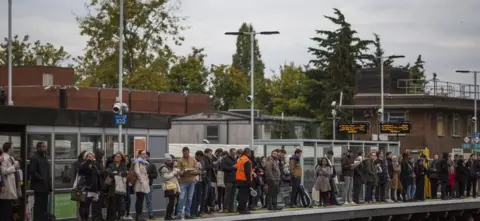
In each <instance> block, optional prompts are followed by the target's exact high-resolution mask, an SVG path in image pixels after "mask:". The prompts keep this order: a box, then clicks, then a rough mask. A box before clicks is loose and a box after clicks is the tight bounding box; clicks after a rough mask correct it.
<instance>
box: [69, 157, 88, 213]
mask: <svg viewBox="0 0 480 221" xmlns="http://www.w3.org/2000/svg"><path fill="white" fill-rule="evenodd" d="M86 152H87V151H86V150H84V151H82V152H80V154H79V155H78V156H77V161H75V162H74V163H73V166H72V174H71V178H72V180H74V183H73V188H76V186H77V182H78V171H79V170H80V166H81V165H82V163H83V161H84V158H83V157H84V156H85V153H86ZM81 220H82V218H81V217H80V203H78V202H77V221H81Z"/></svg>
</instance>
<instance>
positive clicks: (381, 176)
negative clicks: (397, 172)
mask: <svg viewBox="0 0 480 221" xmlns="http://www.w3.org/2000/svg"><path fill="white" fill-rule="evenodd" d="M375 166H376V169H377V176H378V183H377V185H376V186H375V200H376V201H377V202H387V200H386V199H385V190H386V185H387V183H388V182H389V180H390V175H389V174H388V168H387V164H386V160H385V158H384V155H383V152H379V156H378V158H377V159H376V160H375Z"/></svg>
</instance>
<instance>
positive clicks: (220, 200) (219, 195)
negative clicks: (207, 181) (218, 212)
mask: <svg viewBox="0 0 480 221" xmlns="http://www.w3.org/2000/svg"><path fill="white" fill-rule="evenodd" d="M224 196H225V187H217V204H218V209H224V208H225V206H224V205H223V204H224V201H223V197H224Z"/></svg>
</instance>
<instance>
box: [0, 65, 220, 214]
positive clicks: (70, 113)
mask: <svg viewBox="0 0 480 221" xmlns="http://www.w3.org/2000/svg"><path fill="white" fill-rule="evenodd" d="M12 79H13V81H12V83H13V84H12V98H13V99H12V100H13V106H7V105H6V104H7V97H8V94H7V93H8V88H7V81H8V77H7V68H6V67H0V92H1V93H0V104H3V105H0V141H1V142H2V143H3V142H7V141H8V142H12V143H13V146H14V157H15V158H16V160H18V161H19V162H20V163H21V165H22V170H23V172H24V176H23V177H25V178H27V179H25V180H28V173H27V171H26V168H28V164H29V160H28V159H29V158H30V156H32V154H34V153H35V151H36V148H35V145H36V143H37V142H40V141H42V142H45V144H46V145H47V150H48V155H49V161H50V162H51V165H52V166H51V172H52V183H53V188H54V192H53V194H52V195H51V200H50V202H51V203H50V207H49V208H50V213H51V214H54V215H55V216H56V217H57V219H61V220H62V219H65V220H73V219H74V218H75V217H76V202H73V201H71V200H70V191H71V188H72V186H73V182H74V180H72V177H73V174H72V171H73V170H72V164H73V163H74V162H75V161H76V160H77V156H78V154H79V153H80V152H82V151H84V150H88V151H94V150H95V149H102V150H104V151H105V153H106V156H112V155H113V154H114V153H115V152H117V151H122V152H124V153H127V154H128V155H130V156H133V155H134V154H135V152H137V151H138V150H148V151H150V153H151V157H152V161H153V162H154V163H156V164H157V165H160V163H161V162H162V161H163V157H164V154H165V153H166V152H167V148H168V133H169V129H170V128H171V117H172V116H182V115H186V114H189V113H195V112H200V111H211V99H210V97H209V96H208V95H201V94H183V93H168V92H157V91H138V90H130V89H128V88H126V89H124V92H123V96H124V98H123V102H124V103H126V104H128V105H129V109H130V111H129V113H128V114H127V123H126V124H125V125H124V130H123V138H122V145H119V142H118V128H117V126H116V125H115V124H114V113H113V111H112V107H113V104H114V103H115V101H116V97H117V96H118V89H112V88H104V87H103V86H99V87H98V88H93V87H77V86H75V75H74V71H73V69H71V68H58V67H44V66H31V67H14V69H13V78H12ZM22 188H23V191H24V193H25V194H24V196H25V195H26V196H27V197H25V198H24V199H23V200H24V204H23V205H26V208H25V210H26V213H24V214H25V215H26V216H27V217H26V220H31V215H32V214H33V211H32V210H33V196H31V191H29V188H30V187H29V184H28V182H25V183H24V185H23V186H22ZM153 189H154V192H153V198H155V199H160V198H161V199H163V191H162V190H161V189H160V179H157V180H155V181H154V187H153ZM132 197H134V195H132ZM164 203H165V202H164V201H163V200H156V201H155V202H154V204H153V206H154V210H155V211H157V212H160V211H161V210H163V209H164V208H165V206H166V205H164ZM131 210H132V211H133V205H132V208H131ZM22 215H23V214H22Z"/></svg>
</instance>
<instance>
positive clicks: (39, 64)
mask: <svg viewBox="0 0 480 221" xmlns="http://www.w3.org/2000/svg"><path fill="white" fill-rule="evenodd" d="M36 65H37V66H43V61H42V57H40V55H37V62H36Z"/></svg>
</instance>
